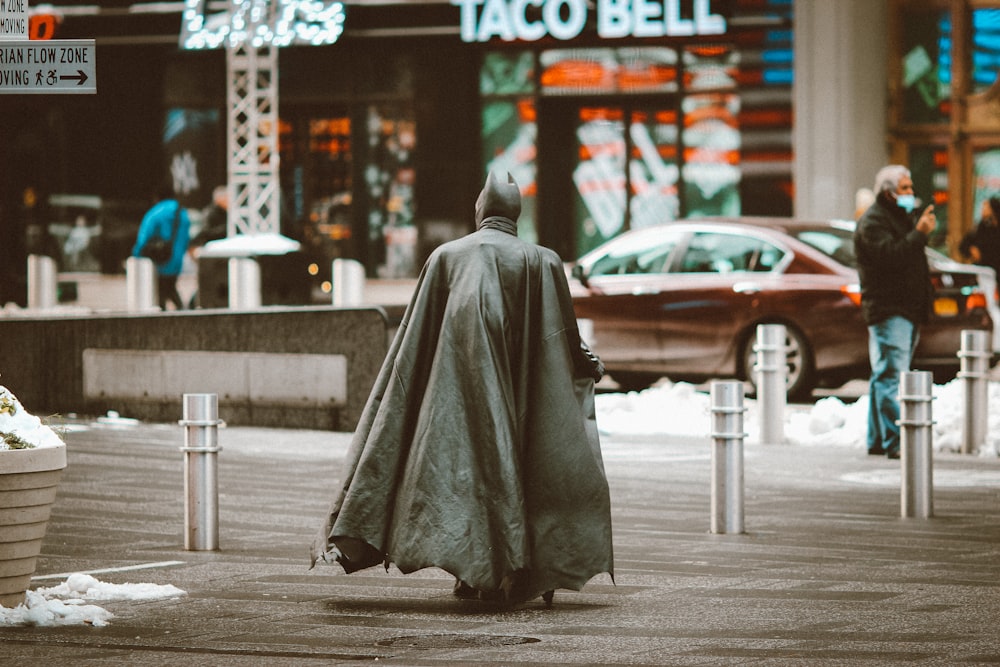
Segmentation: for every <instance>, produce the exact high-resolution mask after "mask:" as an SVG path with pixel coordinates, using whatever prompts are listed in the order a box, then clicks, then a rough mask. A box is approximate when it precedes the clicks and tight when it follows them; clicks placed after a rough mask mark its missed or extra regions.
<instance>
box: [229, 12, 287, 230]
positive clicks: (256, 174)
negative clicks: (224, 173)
mask: <svg viewBox="0 0 1000 667" xmlns="http://www.w3.org/2000/svg"><path fill="white" fill-rule="evenodd" d="M247 5H250V11H247V9H248V8H247ZM230 10H231V16H234V17H244V18H245V20H246V24H247V25H246V26H245V29H246V32H245V33H244V34H245V35H246V36H245V38H244V39H239V40H233V41H229V40H227V45H226V70H227V72H226V74H227V77H228V81H227V91H226V97H227V106H228V109H229V117H228V124H229V131H228V147H227V148H228V150H227V155H228V160H227V162H228V186H227V187H228V194H229V217H228V222H227V235H228V236H230V237H231V236H234V235H236V234H263V233H274V234H279V233H280V231H281V222H280V218H279V207H280V187H279V166H280V165H279V154H278V46H277V45H274V44H272V43H270V42H269V41H264V42H263V43H259V44H255V43H254V42H255V41H257V40H254V39H252V37H251V36H252V35H255V34H256V32H257V28H258V26H267V25H269V24H270V23H271V22H272V18H271V14H272V11H273V9H272V3H271V2H270V0H230Z"/></svg>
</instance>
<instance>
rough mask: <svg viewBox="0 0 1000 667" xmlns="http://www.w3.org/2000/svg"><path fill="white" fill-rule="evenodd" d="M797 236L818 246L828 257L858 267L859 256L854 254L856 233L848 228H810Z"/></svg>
mask: <svg viewBox="0 0 1000 667" xmlns="http://www.w3.org/2000/svg"><path fill="white" fill-rule="evenodd" d="M796 237H797V238H798V239H799V240H800V241H802V242H803V243H806V244H808V245H811V246H812V247H813V248H816V249H817V250H819V251H820V252H821V253H823V254H824V255H826V256H827V257H831V258H833V259H835V260H836V261H838V262H840V263H841V264H843V265H844V266H849V267H851V268H855V269H856V268H858V258H857V257H856V256H855V254H854V234H853V233H852V232H850V231H848V230H842V229H836V228H832V229H829V230H825V229H808V230H803V231H801V232H799V233H798V234H796Z"/></svg>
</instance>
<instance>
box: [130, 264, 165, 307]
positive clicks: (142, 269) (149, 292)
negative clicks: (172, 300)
mask: <svg viewBox="0 0 1000 667" xmlns="http://www.w3.org/2000/svg"><path fill="white" fill-rule="evenodd" d="M156 291H157V285H156V265H155V264H153V260H151V259H149V258H148V257H129V258H128V259H126V260H125V299H126V302H125V303H126V307H127V309H128V311H129V312H130V313H131V312H139V311H146V310H157V309H158V308H159V306H158V305H157V293H156Z"/></svg>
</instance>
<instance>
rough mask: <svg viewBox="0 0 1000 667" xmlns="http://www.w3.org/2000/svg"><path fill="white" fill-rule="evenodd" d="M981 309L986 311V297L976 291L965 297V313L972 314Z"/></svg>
mask: <svg viewBox="0 0 1000 667" xmlns="http://www.w3.org/2000/svg"><path fill="white" fill-rule="evenodd" d="M976 308H980V309H982V310H986V295H985V294H983V293H982V292H979V291H976V292H973V293H972V294H970V295H968V296H967V297H965V312H967V313H968V312H970V311H973V310H975V309H976Z"/></svg>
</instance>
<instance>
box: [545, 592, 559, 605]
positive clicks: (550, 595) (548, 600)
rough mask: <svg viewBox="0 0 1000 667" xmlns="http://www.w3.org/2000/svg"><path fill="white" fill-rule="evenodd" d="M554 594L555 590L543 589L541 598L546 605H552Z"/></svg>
mask: <svg viewBox="0 0 1000 667" xmlns="http://www.w3.org/2000/svg"><path fill="white" fill-rule="evenodd" d="M555 594H556V592H555V591H545V592H544V593H542V600H544V601H545V606H546V607H551V606H552V598H553V597H554V596H555Z"/></svg>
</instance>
